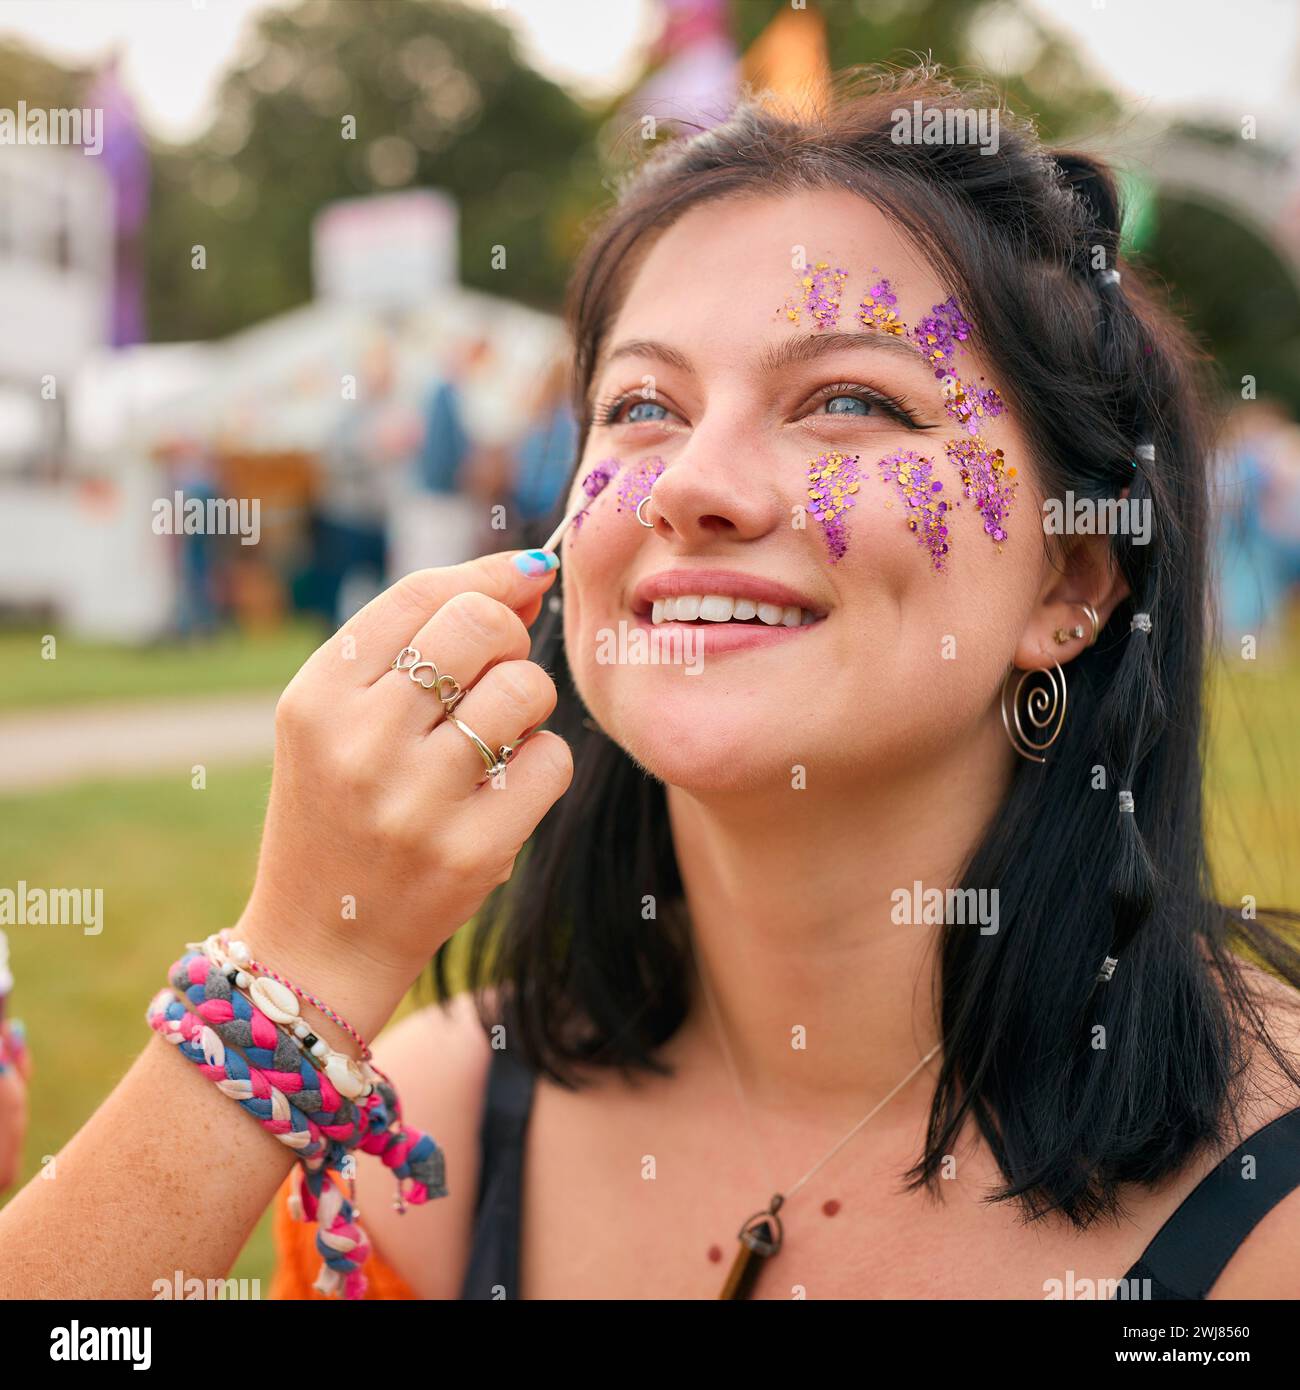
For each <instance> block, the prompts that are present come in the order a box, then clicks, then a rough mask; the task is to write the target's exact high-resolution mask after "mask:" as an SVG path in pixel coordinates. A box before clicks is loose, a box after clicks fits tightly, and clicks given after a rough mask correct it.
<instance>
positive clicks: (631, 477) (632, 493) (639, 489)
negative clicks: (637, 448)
mask: <svg viewBox="0 0 1300 1390" xmlns="http://www.w3.org/2000/svg"><path fill="white" fill-rule="evenodd" d="M666 467H667V465H666V464H665V463H664V461H663V459H661V458H660V457H659V456H658V455H657V454H656V455H655V457H653V458H648V459H642V460H641V462H640V463H637V464H634V465H633V466H632V467H631V468H630V469H629V470H628V472H626V473H624V475H623V480H622V482H620V483H619V485H618V509H619V511H621V512H635V511H636V509H637V507H638V506H640V504H641V503H642V502H644V501H645V499H646V498H647V497H649V496H650V489H651V488H652V487H654V485H655V479H656V478H657V477H658V476H659V475H660V474H661V473H662V472H663V471H664V469H665V468H666Z"/></svg>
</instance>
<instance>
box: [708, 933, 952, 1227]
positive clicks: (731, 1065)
mask: <svg viewBox="0 0 1300 1390" xmlns="http://www.w3.org/2000/svg"><path fill="white" fill-rule="evenodd" d="M691 954H692V956H693V957H695V973H696V975H697V976H698V977H699V981H700V986H701V987H702V989H703V990H704V997H705V999H706V1000H707V1001H708V1005H709V1012H710V1014H711V1015H712V1016H713V1026H714V1028H715V1030H716V1031H717V1034H718V1041H719V1042H720V1043H721V1044H722V1052H723V1056H724V1057H725V1058H726V1062H727V1070H728V1071H729V1072H730V1073H731V1081H732V1084H733V1085H734V1086H735V1088H736V1096H737V1098H738V1099H739V1101H740V1108H741V1110H742V1111H743V1112H744V1115H745V1123H746V1124H747V1125H748V1126H749V1137H750V1141H751V1142H752V1144H753V1146H754V1151H755V1153H757V1154H758V1156H759V1161H760V1165H761V1167H762V1168H763V1171H764V1173H765V1174H766V1176H767V1180H768V1190H769V1191H770V1192H771V1193H772V1195H773V1196H776V1195H777V1194H778V1193H779V1194H780V1196H781V1199H782V1202H783V1203H784V1202H788V1201H789V1200H790V1198H791V1197H793V1196H794V1194H795V1193H796V1192H798V1191H799V1189H800V1188H801V1187H802V1186H803V1185H804V1184H805V1183H806V1182H808V1181H809V1179H810V1178H812V1177H813V1176H814V1175H815V1174H816V1173H817V1172H819V1171H820V1170H821V1169H822V1168H824V1167H825V1166H826V1164H828V1163H829V1162H830V1161H831V1159H832V1158H834V1157H835V1155H836V1154H837V1153H839V1151H840V1150H841V1149H842V1148H843V1147H844V1146H845V1144H847V1143H848V1142H849V1140H850V1139H852V1138H853V1137H854V1136H855V1135H856V1134H857V1133H858V1131H859V1130H861V1129H862V1127H863V1126H864V1125H865V1124H866V1123H867V1121H868V1120H870V1119H872V1118H873V1117H874V1116H875V1115H876V1114H878V1113H879V1112H880V1111H881V1110H883V1109H884V1108H885V1106H886V1105H888V1104H889V1102H890V1101H891V1100H893V1098H894V1097H895V1096H896V1095H897V1094H898V1093H899V1091H901V1090H902V1089H903V1087H904V1086H906V1085H907V1083H908V1082H909V1081H911V1079H912V1078H913V1077H914V1076H915V1075H916V1074H917V1072H919V1071H920V1070H921V1068H922V1067H924V1066H925V1064H926V1063H927V1062H928V1061H929V1060H930V1059H931V1057H933V1056H934V1055H935V1053H936V1052H938V1051H939V1049H940V1048H941V1047H942V1046H943V1043H942V1042H937V1043H935V1045H934V1046H933V1047H932V1048H931V1049H930V1050H929V1052H927V1053H926V1054H925V1056H924V1057H922V1058H921V1060H920V1061H919V1062H918V1063H917V1064H916V1066H914V1067H913V1068H912V1070H911V1071H909V1072H908V1073H907V1075H906V1076H905V1077H904V1078H903V1079H902V1080H901V1081H900V1082H899V1083H898V1085H897V1086H895V1087H894V1089H893V1090H892V1091H890V1093H889V1094H888V1095H887V1096H886V1097H885V1098H884V1099H883V1100H881V1101H878V1102H877V1103H876V1105H874V1106H873V1107H872V1108H871V1109H870V1110H868V1111H867V1113H866V1114H865V1115H864V1116H863V1117H862V1118H861V1119H860V1120H859V1121H858V1122H857V1124H855V1125H854V1126H853V1128H852V1129H851V1130H849V1132H848V1133H847V1134H846V1135H845V1136H844V1138H843V1139H841V1140H840V1141H839V1142H838V1143H837V1144H836V1145H835V1146H834V1147H833V1148H831V1149H830V1150H828V1151H827V1152H826V1153H825V1154H823V1155H822V1157H821V1158H819V1159H818V1160H817V1162H816V1163H814V1164H813V1166H812V1167H811V1168H809V1170H808V1171H807V1172H806V1173H805V1174H804V1175H803V1177H801V1178H800V1179H799V1181H798V1182H797V1183H795V1185H794V1186H793V1187H792V1188H791V1189H790V1190H789V1191H788V1192H781V1190H780V1188H778V1187H777V1185H776V1184H775V1182H773V1181H772V1173H771V1169H769V1168H768V1166H767V1160H766V1158H765V1156H764V1154H763V1146H762V1145H761V1144H760V1143H759V1142H758V1133H757V1131H756V1129H755V1128H754V1117H753V1114H752V1113H751V1111H750V1108H749V1102H748V1101H747V1100H746V1099H745V1089H744V1087H743V1086H742V1085H741V1084H740V1072H739V1071H738V1069H737V1067H736V1059H735V1058H734V1057H733V1056H732V1052H731V1044H730V1043H729V1042H728V1041H727V1032H726V1029H725V1028H723V1026H722V1017H721V1015H720V1014H719V1012H718V1006H717V1004H716V1003H715V1002H714V999H713V991H712V990H711V989H710V988H709V984H708V981H707V980H706V979H705V978H704V967H703V966H702V965H701V964H700V961H699V958H698V956H697V955H696V953H695V952H694V951H692V952H691Z"/></svg>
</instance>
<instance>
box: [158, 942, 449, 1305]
mask: <svg viewBox="0 0 1300 1390" xmlns="http://www.w3.org/2000/svg"><path fill="white" fill-rule="evenodd" d="M233 974H234V972H226V971H223V970H222V969H221V967H219V966H218V965H216V964H214V963H213V962H212V961H211V960H209V959H208V958H207V956H206V955H204V954H201V953H199V952H191V953H188V954H186V955H185V956H182V957H181V959H180V960H178V961H177V962H176V963H175V964H174V965H173V966H172V969H171V971H170V972H169V979H170V983H171V988H170V989H164V990H161V991H159V993H158V994H157V995H155V997H154V999H153V1000H152V1001H151V1003H150V1005H149V1009H148V1011H147V1013H146V1017H147V1019H148V1022H149V1024H150V1026H151V1027H153V1028H154V1029H155V1030H156V1031H157V1032H159V1033H160V1034H161V1035H162V1036H163V1037H164V1038H166V1039H167V1040H168V1041H169V1042H172V1043H174V1044H175V1045H176V1047H177V1050H178V1051H179V1052H180V1053H181V1055H182V1056H184V1057H185V1058H186V1059H187V1060H188V1061H191V1062H194V1063H195V1064H196V1065H197V1066H198V1067H199V1068H200V1070H201V1071H202V1072H203V1074H204V1075H205V1076H207V1077H208V1078H209V1079H210V1080H212V1081H213V1082H214V1083H215V1084H216V1085H217V1087H218V1089H220V1090H221V1091H222V1093H223V1094H225V1095H227V1096H229V1097H230V1098H231V1099H233V1100H235V1101H237V1102H238V1103H239V1104H240V1105H241V1106H242V1107H243V1108H244V1109H245V1110H247V1111H248V1112H249V1113H250V1114H252V1115H253V1116H254V1117H255V1118H256V1119H257V1120H258V1122H259V1124H261V1125H262V1126H263V1128H265V1129H267V1130H268V1131H270V1132H271V1133H273V1134H275V1136H276V1137H277V1138H278V1139H279V1140H280V1141H281V1142H282V1143H284V1144H286V1145H287V1146H288V1147H290V1148H292V1149H293V1150H294V1152H295V1154H296V1156H297V1157H298V1159H299V1161H300V1167H299V1168H297V1169H295V1171H294V1177H293V1181H292V1186H291V1196H290V1202H289V1207H290V1212H291V1214H292V1215H293V1216H294V1217H295V1219H297V1220H303V1221H315V1222H316V1224H317V1228H318V1229H317V1233H316V1248H317V1251H318V1252H319V1253H320V1255H321V1259H322V1262H323V1263H322V1269H321V1274H320V1277H319V1278H318V1279H317V1282H316V1285H315V1287H316V1288H317V1289H319V1290H320V1291H321V1292H322V1293H325V1294H336V1293H338V1292H340V1291H341V1292H342V1293H343V1296H344V1297H345V1298H360V1297H362V1296H363V1294H364V1292H365V1288H366V1280H365V1277H364V1275H362V1273H361V1267H362V1265H363V1264H364V1263H365V1260H366V1258H367V1257H368V1255H369V1254H370V1246H369V1243H368V1242H367V1240H366V1237H365V1233H364V1232H363V1231H362V1229H361V1227H360V1225H359V1224H358V1222H357V1216H358V1213H357V1212H356V1209H355V1207H354V1205H353V1203H352V1201H351V1200H350V1198H349V1197H348V1196H345V1195H344V1194H343V1193H342V1192H341V1191H340V1190H339V1188H338V1187H337V1186H335V1184H334V1183H333V1182H332V1181H331V1179H330V1177H329V1174H330V1173H331V1172H339V1171H340V1170H343V1169H344V1168H345V1166H346V1164H347V1160H348V1157H349V1154H350V1151H351V1150H353V1149H357V1148H359V1149H361V1150H362V1151H363V1152H365V1153H370V1154H375V1155H377V1156H378V1157H379V1158H380V1159H381V1161H382V1162H383V1163H384V1164H385V1166H386V1167H388V1168H390V1169H392V1171H393V1173H394V1176H395V1177H396V1179H397V1184H398V1192H397V1197H396V1199H395V1202H394V1205H395V1206H396V1207H397V1208H398V1210H399V1211H401V1210H404V1209H405V1203H407V1202H409V1203H411V1204H412V1205H420V1204H422V1203H424V1202H426V1201H428V1200H429V1198H430V1197H442V1196H446V1193H447V1188H446V1177H445V1161H444V1156H443V1153H442V1150H441V1149H439V1147H438V1146H437V1144H435V1143H434V1141H433V1140H432V1139H431V1138H430V1137H429V1136H428V1135H426V1134H422V1133H420V1131H418V1130H412V1129H407V1128H406V1127H405V1126H404V1125H403V1124H402V1119H401V1106H400V1103H399V1101H398V1098H397V1093H396V1091H395V1089H394V1088H393V1086H392V1083H391V1082H390V1081H389V1080H388V1079H387V1077H384V1076H383V1074H382V1073H380V1072H378V1070H377V1069H374V1068H371V1071H372V1073H373V1076H374V1081H373V1086H372V1089H371V1090H370V1092H369V1094H367V1095H366V1096H365V1097H364V1098H362V1099H359V1100H357V1101H356V1102H353V1101H349V1100H348V1099H347V1098H346V1097H344V1096H341V1095H340V1094H339V1092H338V1091H337V1090H336V1089H335V1087H334V1086H333V1084H332V1083H331V1082H330V1080H329V1078H328V1077H327V1076H324V1075H322V1074H321V1073H320V1072H319V1071H318V1070H317V1068H316V1067H315V1066H314V1065H313V1064H312V1059H311V1057H310V1055H309V1054H308V1053H307V1052H306V1051H305V1050H304V1049H303V1047H302V1045H301V1040H300V1039H297V1038H295V1037H294V1035H293V1034H292V1033H291V1032H290V1031H288V1030H286V1029H284V1028H282V1027H280V1026H279V1025H277V1024H276V1023H274V1022H273V1021H272V1020H271V1019H269V1018H267V1017H266V1015H265V1014H263V1013H262V1011H261V1010H260V1009H259V1008H258V1007H257V1006H256V1004H255V1003H253V1002H252V1001H251V1000H250V999H248V998H247V997H246V996H244V995H243V994H242V993H241V992H240V991H239V990H238V989H237V988H236V987H235V985H234V982H233V978H231V977H232V976H233ZM349 1191H350V1192H351V1191H352V1187H351V1184H350V1183H349Z"/></svg>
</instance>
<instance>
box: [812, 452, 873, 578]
mask: <svg viewBox="0 0 1300 1390" xmlns="http://www.w3.org/2000/svg"><path fill="white" fill-rule="evenodd" d="M860 477H861V475H860V473H859V471H858V455H857V454H853V455H852V456H849V455H847V454H840V453H828V454H818V456H817V457H816V458H815V459H813V460H811V462H810V463H809V464H808V499H809V506H808V510H809V511H810V512H811V513H812V514H813V516H815V517H816V518H817V520H818V521H820V522H821V525H822V533H823V535H824V536H825V537H826V548H827V550H829V551H830V556H831V564H835V563H836V562H837V561H838V560H842V559H843V558H844V552H845V551H846V550H847V549H848V545H849V536H848V527H847V525H846V523H845V520H844V514H845V512H847V511H848V509H849V508H850V507H852V506H853V505H854V503H855V502H856V501H857V497H856V495H855V494H856V493H857V491H858V488H859V487H860V485H861V483H860Z"/></svg>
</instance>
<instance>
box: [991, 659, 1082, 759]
mask: <svg viewBox="0 0 1300 1390" xmlns="http://www.w3.org/2000/svg"><path fill="white" fill-rule="evenodd" d="M1052 665H1053V666H1054V667H1055V668H1056V669H1055V670H1054V671H1052V670H1048V669H1047V668H1046V667H1044V668H1042V669H1040V670H1033V671H1022V672H1021V673H1020V679H1019V680H1018V681H1016V683H1015V687H1014V689H1013V688H1012V684H1011V678H1012V677H1013V676H1014V675H1015V674H1016V669H1015V667H1014V666H1013V667H1012V668H1011V670H1009V671H1008V672H1007V675H1006V679H1005V680H1004V681H1003V682H1002V701H1001V703H1002V727H1003V728H1004V729H1005V730H1006V731H1007V738H1008V740H1009V741H1010V743H1011V746H1012V748H1014V749H1015V750H1016V752H1017V753H1019V754H1020V756H1021V757H1022V758H1028V759H1029V761H1030V762H1034V763H1045V762H1046V761H1047V759H1046V758H1044V757H1042V756H1041V755H1042V753H1043V752H1044V750H1045V749H1048V748H1050V747H1051V746H1052V744H1054V743H1055V742H1056V740H1057V739H1058V738H1060V736H1061V729H1062V727H1063V726H1064V724H1065V701H1066V688H1065V672H1064V671H1063V670H1062V669H1061V664H1060V662H1059V661H1056V660H1055V659H1053V661H1052ZM1031 676H1040V677H1042V679H1043V681H1044V682H1045V684H1043V685H1037V686H1034V687H1033V688H1032V689H1031V690H1030V691H1029V693H1028V694H1027V695H1026V696H1025V699H1024V721H1027V722H1028V724H1029V725H1030V727H1031V729H1032V730H1033V731H1034V732H1033V733H1028V732H1026V730H1025V723H1024V722H1022V719H1021V712H1020V710H1021V699H1020V695H1021V691H1022V690H1023V689H1024V685H1025V682H1026V681H1027V680H1029V679H1030V677H1031ZM1044 729H1050V730H1051V734H1050V736H1048V737H1046V738H1042V737H1039V735H1041V733H1042V731H1043V730H1044Z"/></svg>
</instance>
